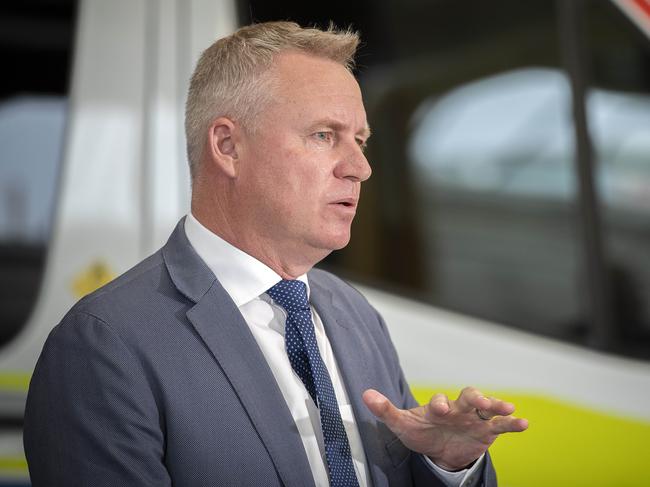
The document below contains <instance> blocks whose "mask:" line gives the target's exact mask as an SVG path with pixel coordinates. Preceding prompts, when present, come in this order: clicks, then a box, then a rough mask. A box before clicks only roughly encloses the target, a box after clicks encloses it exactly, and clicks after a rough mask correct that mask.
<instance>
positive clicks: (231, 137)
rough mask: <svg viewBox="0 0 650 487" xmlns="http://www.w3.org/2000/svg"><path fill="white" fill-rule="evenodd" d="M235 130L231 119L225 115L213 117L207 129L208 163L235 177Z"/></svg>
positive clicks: (236, 157)
mask: <svg viewBox="0 0 650 487" xmlns="http://www.w3.org/2000/svg"><path fill="white" fill-rule="evenodd" d="M236 130H237V127H236V126H235V124H234V123H233V121H232V120H230V119H228V118H226V117H219V118H217V119H215V120H214V121H213V122H212V125H210V128H209V130H208V147H207V149H208V150H207V154H208V157H209V164H210V165H212V166H213V167H214V168H215V169H217V170H218V171H220V172H221V173H223V174H224V175H226V176H227V177H230V178H235V177H237V172H238V171H237V170H238V164H237V163H238V162H239V160H238V159H239V156H238V155H237V144H236V136H235V131H236Z"/></svg>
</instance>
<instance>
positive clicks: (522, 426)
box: [490, 416, 528, 435]
mask: <svg viewBox="0 0 650 487" xmlns="http://www.w3.org/2000/svg"><path fill="white" fill-rule="evenodd" d="M490 426H491V427H492V432H493V433H496V434H498V435H500V434H502V433H521V432H522V431H525V430H527V429H528V421H527V420H526V419H523V418H515V417H513V416H508V417H495V418H493V419H492V421H490Z"/></svg>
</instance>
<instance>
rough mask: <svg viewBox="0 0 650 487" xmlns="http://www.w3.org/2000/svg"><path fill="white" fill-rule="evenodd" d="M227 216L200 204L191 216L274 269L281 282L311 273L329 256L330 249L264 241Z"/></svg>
mask: <svg viewBox="0 0 650 487" xmlns="http://www.w3.org/2000/svg"><path fill="white" fill-rule="evenodd" d="M227 214H228V213H227V212H226V211H224V209H223V207H222V206H221V205H215V206H212V207H211V208H210V210H209V211H206V210H205V209H204V208H203V207H202V206H201V205H197V204H195V203H194V202H193V203H192V216H194V218H196V219H197V220H198V221H199V222H200V223H201V225H203V226H204V227H205V228H207V229H208V230H210V231H211V232H212V233H214V234H215V235H217V236H218V237H220V238H222V239H223V240H225V241H226V242H228V243H229V244H230V245H232V246H234V247H237V248H238V249H239V250H241V251H242V252H246V253H247V254H248V255H250V256H252V257H254V258H256V259H257V260H259V261H260V262H262V263H263V264H264V265H266V266H267V267H269V268H270V269H272V270H273V271H274V272H275V273H276V274H278V275H279V276H280V277H282V279H289V280H292V279H296V278H297V277H299V276H302V275H303V274H306V273H307V272H308V271H309V270H311V268H312V267H314V265H315V264H316V263H317V262H319V261H320V260H322V259H323V258H325V257H326V256H327V255H328V254H329V252H330V251H329V250H327V251H325V250H323V251H318V250H312V251H311V252H307V251H306V250H305V248H304V246H301V245H296V243H294V242H286V243H285V244H284V245H282V244H278V243H277V242H272V241H268V240H266V239H264V237H263V236H261V235H259V234H256V233H255V232H247V231H242V230H241V229H240V228H239V227H238V226H236V225H232V224H231V222H230V219H229V218H227V217H226V215H227Z"/></svg>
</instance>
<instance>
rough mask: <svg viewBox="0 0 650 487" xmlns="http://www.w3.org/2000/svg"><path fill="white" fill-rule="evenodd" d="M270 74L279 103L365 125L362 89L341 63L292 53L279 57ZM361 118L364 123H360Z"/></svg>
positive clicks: (276, 99) (281, 54) (275, 97)
mask: <svg viewBox="0 0 650 487" xmlns="http://www.w3.org/2000/svg"><path fill="white" fill-rule="evenodd" d="M269 75H270V76H271V78H272V80H273V95H274V99H275V101H276V102H278V103H279V104H281V105H283V106H284V107H285V109H286V108H292V107H293V108H294V109H296V110H298V111H312V112H322V113H320V116H331V117H337V118H338V117H343V118H350V117H352V118H354V119H355V122H356V123H360V124H363V125H365V123H366V120H365V110H364V107H363V100H362V97H361V89H360V88H359V84H358V83H357V81H356V80H355V79H354V76H353V75H352V74H351V73H350V72H349V71H348V70H347V69H346V68H345V67H344V66H342V65H341V64H339V63H337V62H335V61H332V60H329V59H325V58H320V57H315V56H311V55H308V54H304V53H300V52H295V51H289V52H284V53H280V54H278V55H277V56H276V58H275V62H274V65H273V68H272V69H271V70H270V72H269ZM357 119H361V120H357Z"/></svg>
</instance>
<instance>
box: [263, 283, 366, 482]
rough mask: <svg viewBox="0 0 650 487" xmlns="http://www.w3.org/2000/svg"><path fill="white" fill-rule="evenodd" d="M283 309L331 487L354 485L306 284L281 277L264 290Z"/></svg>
mask: <svg viewBox="0 0 650 487" xmlns="http://www.w3.org/2000/svg"><path fill="white" fill-rule="evenodd" d="M267 293H268V294H269V296H271V297H272V298H273V301H275V302H276V303H277V304H279V305H280V306H282V307H283V308H284V309H285V311H286V312H287V322H286V325H285V331H284V342H285V346H286V348H287V355H288V356H289V361H290V362H291V367H293V370H294V371H295V372H296V374H298V377H300V379H301V380H302V382H303V384H305V387H306V388H307V391H308V392H309V394H310V395H311V397H312V399H313V400H314V403H315V404H316V406H318V411H319V412H320V422H321V428H322V430H323V438H324V440H325V457H326V458H327V466H328V468H329V474H330V485H332V486H334V487H352V486H358V485H359V484H358V482H357V476H356V474H355V473H354V466H353V465H352V455H351V454H350V444H349V443H348V437H347V435H346V434H345V428H344V427H343V420H342V419H341V413H340V411H339V405H338V403H337V401H336V396H335V395H334V387H333V386H332V380H331V379H330V375H329V373H328V372H327V368H326V367H325V363H324V362H323V359H322V358H321V356H320V352H319V351H318V343H317V342H316V334H315V333H314V323H313V322H312V320H311V309H310V308H309V302H308V301H307V286H305V283H304V282H302V281H298V280H296V281H288V280H282V281H280V282H279V283H277V284H276V285H275V286H273V287H272V288H271V289H269V290H268V291H267Z"/></svg>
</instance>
